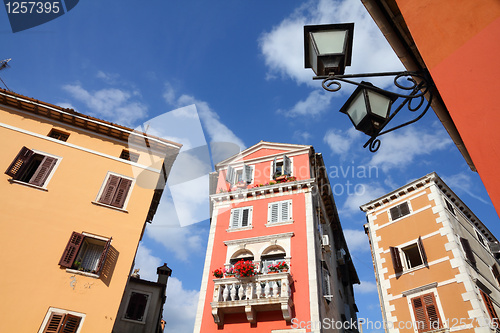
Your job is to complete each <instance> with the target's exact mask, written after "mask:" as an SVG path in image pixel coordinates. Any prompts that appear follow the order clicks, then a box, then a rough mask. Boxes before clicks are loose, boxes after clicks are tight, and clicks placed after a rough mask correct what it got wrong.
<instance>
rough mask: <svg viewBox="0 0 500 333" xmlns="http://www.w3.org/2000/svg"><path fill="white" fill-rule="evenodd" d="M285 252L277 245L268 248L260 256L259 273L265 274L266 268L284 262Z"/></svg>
mask: <svg viewBox="0 0 500 333" xmlns="http://www.w3.org/2000/svg"><path fill="white" fill-rule="evenodd" d="M285 256H286V252H285V250H284V249H283V248H282V247H281V246H278V245H274V246H270V247H269V248H267V249H266V250H265V251H264V252H263V253H262V255H261V272H262V273H264V274H267V272H268V266H269V265H274V264H277V263H278V262H282V261H285Z"/></svg>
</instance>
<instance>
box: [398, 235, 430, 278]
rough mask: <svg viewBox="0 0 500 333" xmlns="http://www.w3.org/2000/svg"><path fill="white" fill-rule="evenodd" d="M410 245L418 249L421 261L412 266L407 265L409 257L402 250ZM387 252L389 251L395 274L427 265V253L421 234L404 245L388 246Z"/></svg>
mask: <svg viewBox="0 0 500 333" xmlns="http://www.w3.org/2000/svg"><path fill="white" fill-rule="evenodd" d="M410 247H416V248H417V249H418V252H419V255H420V260H421V261H422V263H421V264H419V265H416V266H412V267H410V266H409V264H408V261H409V257H408V255H407V253H406V252H405V251H404V250H405V249H408V248H410ZM389 252H390V253H391V258H392V265H393V268H394V272H395V274H405V273H408V272H412V271H415V270H418V269H420V268H423V267H429V262H428V259H427V253H426V252H425V248H424V244H423V242H422V237H421V236H419V237H418V238H417V240H416V241H412V242H409V243H406V244H404V245H400V246H398V247H393V246H390V247H389Z"/></svg>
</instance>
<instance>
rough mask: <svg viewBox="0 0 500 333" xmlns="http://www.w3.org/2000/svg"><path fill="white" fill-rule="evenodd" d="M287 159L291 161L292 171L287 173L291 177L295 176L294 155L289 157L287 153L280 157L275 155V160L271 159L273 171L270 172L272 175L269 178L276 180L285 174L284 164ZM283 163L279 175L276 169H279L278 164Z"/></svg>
mask: <svg viewBox="0 0 500 333" xmlns="http://www.w3.org/2000/svg"><path fill="white" fill-rule="evenodd" d="M285 159H288V161H289V163H290V172H289V174H287V176H288V177H291V176H293V157H288V156H287V155H286V154H283V156H282V157H281V158H280V159H278V157H275V158H274V160H272V161H271V169H270V170H271V172H270V175H269V180H275V179H276V178H277V177H281V176H284V175H285V174H284V171H285V170H284V164H285V162H284V161H285ZM279 163H281V165H282V172H281V174H280V175H277V174H276V170H277V167H278V164H279Z"/></svg>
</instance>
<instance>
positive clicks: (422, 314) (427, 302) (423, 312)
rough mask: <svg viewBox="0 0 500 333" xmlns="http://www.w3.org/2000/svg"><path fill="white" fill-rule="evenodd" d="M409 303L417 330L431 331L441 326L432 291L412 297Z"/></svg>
mask: <svg viewBox="0 0 500 333" xmlns="http://www.w3.org/2000/svg"><path fill="white" fill-rule="evenodd" d="M411 303H412V305H413V313H414V314H415V321H416V326H417V328H418V331H419V332H427V331H433V330H437V329H439V328H441V327H442V324H441V319H440V317H439V313H438V310H437V305H436V299H435V298H434V294H433V293H430V294H425V295H422V296H419V297H415V298H412V300H411Z"/></svg>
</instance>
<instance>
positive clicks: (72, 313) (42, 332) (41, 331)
mask: <svg viewBox="0 0 500 333" xmlns="http://www.w3.org/2000/svg"><path fill="white" fill-rule="evenodd" d="M53 314H61V315H63V316H64V317H66V316H68V315H70V316H73V317H80V321H79V323H78V328H77V329H76V330H75V331H74V333H79V332H80V331H81V330H82V327H83V323H84V321H85V317H86V315H85V314H84V313H79V312H75V311H69V310H63V309H58V308H54V307H50V308H49V309H48V310H47V313H46V314H45V317H44V318H43V321H42V324H41V325H40V329H39V330H38V332H37V333H60V332H62V331H60V328H61V327H60V326H59V327H58V329H57V330H56V331H54V330H51V331H48V328H49V327H48V324H49V323H50V321H51V317H52V315H53ZM63 320H64V319H63Z"/></svg>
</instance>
